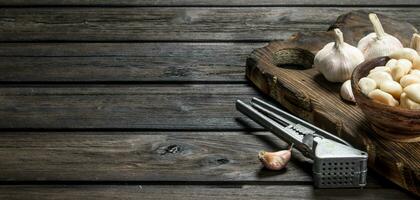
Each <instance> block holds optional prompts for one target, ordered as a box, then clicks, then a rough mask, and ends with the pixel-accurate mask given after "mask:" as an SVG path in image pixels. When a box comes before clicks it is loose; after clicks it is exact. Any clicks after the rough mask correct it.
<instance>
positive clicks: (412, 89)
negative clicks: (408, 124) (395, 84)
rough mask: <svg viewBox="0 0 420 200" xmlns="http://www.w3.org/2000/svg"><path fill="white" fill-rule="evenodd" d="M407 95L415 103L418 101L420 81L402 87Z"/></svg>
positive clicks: (419, 99) (419, 101)
mask: <svg viewBox="0 0 420 200" xmlns="http://www.w3.org/2000/svg"><path fill="white" fill-rule="evenodd" d="M404 92H405V93H407V97H408V98H410V99H411V100H413V101H414V102H416V103H420V83H415V84H411V85H409V86H407V87H405V88H404Z"/></svg>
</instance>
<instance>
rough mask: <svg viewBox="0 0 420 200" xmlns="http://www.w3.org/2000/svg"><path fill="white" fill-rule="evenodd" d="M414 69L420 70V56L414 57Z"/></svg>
mask: <svg viewBox="0 0 420 200" xmlns="http://www.w3.org/2000/svg"><path fill="white" fill-rule="evenodd" d="M413 69H417V70H420V56H417V57H415V58H414V59H413Z"/></svg>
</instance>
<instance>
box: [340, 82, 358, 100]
mask: <svg viewBox="0 0 420 200" xmlns="http://www.w3.org/2000/svg"><path fill="white" fill-rule="evenodd" d="M340 96H341V98H343V99H344V100H347V101H350V102H354V103H355V102H356V99H354V95H353V91H352V89H351V80H347V81H345V82H344V83H343V85H341V89H340Z"/></svg>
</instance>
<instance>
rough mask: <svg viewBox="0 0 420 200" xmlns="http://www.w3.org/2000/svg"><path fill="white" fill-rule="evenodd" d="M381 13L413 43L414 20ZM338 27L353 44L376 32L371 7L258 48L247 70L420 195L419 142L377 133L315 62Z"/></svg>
mask: <svg viewBox="0 0 420 200" xmlns="http://www.w3.org/2000/svg"><path fill="white" fill-rule="evenodd" d="M378 16H379V18H380V20H381V22H382V24H383V26H384V29H385V31H386V32H387V33H389V34H392V35H394V36H396V37H397V38H398V39H400V40H401V42H402V43H403V44H404V46H408V45H409V43H410V39H411V36H412V34H413V33H414V32H417V30H416V29H415V28H414V27H413V26H412V25H411V24H408V23H405V22H399V21H397V20H393V19H390V18H387V17H386V16H383V15H378ZM336 27H338V28H340V30H341V31H342V32H343V34H344V40H345V41H346V42H347V43H349V44H351V45H354V46H357V42H358V41H359V40H360V39H361V38H362V37H363V36H365V35H366V34H368V33H370V32H373V28H372V27H371V23H370V21H369V19H368V13H367V12H364V11H356V12H350V13H347V14H345V15H342V16H339V17H338V19H337V21H336V22H335V23H334V24H333V25H332V26H331V27H330V28H329V30H328V31H325V32H308V33H297V34H295V35H293V36H292V37H291V38H290V39H288V40H286V41H273V42H271V43H269V44H268V45H267V46H266V47H263V48H260V49H256V50H255V51H254V52H252V54H251V55H250V57H249V58H248V59H247V67H246V76H247V77H248V79H249V80H251V81H252V82H253V83H254V84H255V85H256V86H257V87H258V88H259V89H260V90H261V91H262V92H264V93H266V94H269V95H270V96H271V97H273V98H274V99H275V100H277V101H278V102H279V103H280V104H281V105H283V106H284V107H286V108H287V109H288V110H289V111H290V112H292V113H294V114H295V115H297V116H299V117H301V118H303V119H306V120H307V121H310V122H312V123H314V124H315V125H317V126H319V127H321V128H324V129H326V130H328V131H330V132H332V133H335V134H336V135H338V136H340V137H341V138H344V139H345V140H347V141H349V142H350V143H352V144H353V145H355V146H356V147H359V148H360V149H363V150H365V151H367V152H368V153H369V167H370V170H374V171H376V172H377V173H379V174H380V175H382V176H384V177H386V178H387V179H389V180H391V181H392V182H394V183H396V184H398V185H399V186H401V187H403V188H405V189H407V190H408V191H410V192H412V193H414V194H416V195H420V188H419V185H420V184H419V183H420V142H413V141H411V142H395V141H391V140H389V139H385V138H383V137H381V136H379V135H377V134H376V133H375V132H374V131H373V130H372V129H371V127H370V124H369V122H368V121H367V119H366V118H365V116H364V114H363V113H362V111H361V110H360V108H358V107H357V105H355V104H351V103H345V102H343V101H342V100H341V98H340V96H339V89H340V84H333V83H330V82H327V81H326V80H325V79H324V78H323V76H322V75H321V74H319V73H318V72H317V71H316V70H315V69H313V68H311V66H312V63H313V58H314V54H315V53H316V52H317V51H318V50H320V49H321V48H322V47H323V46H324V45H325V44H327V43H328V42H332V41H333V33H332V31H331V30H332V29H333V28H336Z"/></svg>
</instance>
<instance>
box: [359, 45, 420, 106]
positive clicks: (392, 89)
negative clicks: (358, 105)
mask: <svg viewBox="0 0 420 200" xmlns="http://www.w3.org/2000/svg"><path fill="white" fill-rule="evenodd" d="M413 51H414V50H413V49H409V48H402V49H398V50H397V51H395V52H393V53H391V55H390V57H391V58H392V59H390V60H389V61H388V62H387V63H386V65H385V66H377V67H375V68H374V69H372V70H371V71H370V72H369V75H368V76H367V77H363V78H361V79H360V80H359V83H358V85H359V87H360V90H361V92H362V93H363V94H365V95H366V96H368V97H369V98H371V99H372V100H373V101H375V102H378V103H382V104H385V105H388V106H398V105H399V106H400V107H402V108H407V109H420V65H415V64H414V61H415V60H416V59H420V55H418V54H417V52H416V51H414V52H413Z"/></svg>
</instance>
